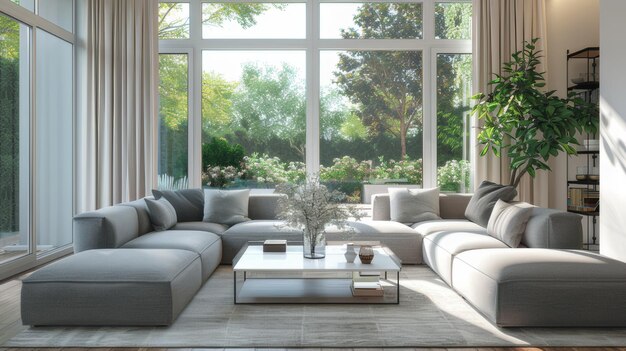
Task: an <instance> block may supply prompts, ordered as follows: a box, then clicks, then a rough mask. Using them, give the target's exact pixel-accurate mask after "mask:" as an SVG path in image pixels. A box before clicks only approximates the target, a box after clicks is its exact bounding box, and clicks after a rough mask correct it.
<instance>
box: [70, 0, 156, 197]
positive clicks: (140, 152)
mask: <svg viewBox="0 0 626 351" xmlns="http://www.w3.org/2000/svg"><path fill="white" fill-rule="evenodd" d="M87 3H88V4H87V8H86V14H87V20H86V39H85V41H86V43H85V44H86V45H85V55H86V64H85V66H86V80H85V85H86V100H87V102H86V108H85V114H86V116H84V118H85V119H86V120H85V121H84V122H83V124H84V127H83V130H82V131H83V132H85V133H86V135H87V137H85V138H84V140H85V142H84V148H85V150H84V151H82V152H83V153H84V155H85V156H84V157H83V162H84V164H83V165H82V167H84V169H85V170H84V176H85V177H86V178H87V179H86V180H83V182H84V184H83V185H84V186H85V188H86V189H84V190H83V191H85V193H86V194H88V196H86V197H85V200H84V201H85V202H86V203H84V204H83V205H82V207H83V208H84V209H93V208H100V207H103V206H109V205H112V204H116V203H119V202H123V201H129V200H134V199H137V198H140V197H143V196H145V195H146V194H147V193H148V192H149V191H150V189H149V187H150V186H151V185H152V184H153V181H154V180H155V174H154V170H155V168H156V167H155V166H156V152H157V147H156V127H157V122H156V121H157V115H156V114H157V86H158V85H157V84H158V75H157V70H158V38H157V11H158V2H157V1H156V0H90V1H88V2H87Z"/></svg>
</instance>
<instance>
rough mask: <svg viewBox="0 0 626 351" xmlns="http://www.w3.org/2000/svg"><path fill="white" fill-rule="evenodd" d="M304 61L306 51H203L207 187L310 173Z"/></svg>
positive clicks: (263, 183)
mask: <svg viewBox="0 0 626 351" xmlns="http://www.w3.org/2000/svg"><path fill="white" fill-rule="evenodd" d="M305 62H306V60H305V53H304V51H210V50H206V51H204V52H203V54H202V169H203V171H204V172H203V185H209V186H214V187H219V186H245V187H272V186H274V185H275V184H276V183H278V182H284V181H287V180H295V179H299V178H301V177H302V176H304V163H303V162H304V160H305V140H306V98H305V64H306V63H305ZM244 157H245V158H244Z"/></svg>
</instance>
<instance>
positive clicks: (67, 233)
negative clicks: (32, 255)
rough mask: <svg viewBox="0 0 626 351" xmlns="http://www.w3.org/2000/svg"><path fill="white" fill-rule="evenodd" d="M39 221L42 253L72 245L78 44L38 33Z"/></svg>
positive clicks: (37, 171) (37, 202) (37, 195)
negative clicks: (75, 67) (74, 48)
mask: <svg viewBox="0 0 626 351" xmlns="http://www.w3.org/2000/svg"><path fill="white" fill-rule="evenodd" d="M37 36H38V38H37V39H38V40H37V43H38V47H37V54H36V61H35V64H36V69H37V71H36V72H37V84H36V92H37V95H36V96H37V100H36V106H37V115H36V118H35V123H36V134H35V135H36V143H35V144H36V150H37V152H36V155H37V157H36V160H35V173H34V177H35V186H36V187H35V189H36V191H35V201H34V202H35V223H36V235H37V236H36V237H37V249H38V251H44V250H49V249H55V248H57V247H60V246H64V245H68V244H71V243H72V217H73V215H74V209H73V193H74V192H73V183H74V182H73V175H74V171H73V162H72V160H73V148H72V140H73V128H72V126H73V118H74V117H73V103H74V99H73V81H74V79H73V59H72V57H73V54H72V51H73V50H72V44H70V43H68V42H66V41H64V40H61V39H59V38H58V37H56V36H54V35H51V34H49V33H48V32H45V31H43V30H39V31H38V32H37Z"/></svg>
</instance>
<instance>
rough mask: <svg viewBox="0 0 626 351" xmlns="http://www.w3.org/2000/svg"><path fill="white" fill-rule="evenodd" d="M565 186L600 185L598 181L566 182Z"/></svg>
mask: <svg viewBox="0 0 626 351" xmlns="http://www.w3.org/2000/svg"><path fill="white" fill-rule="evenodd" d="M567 184H574V185H575V184H578V185H600V181H599V180H568V181H567Z"/></svg>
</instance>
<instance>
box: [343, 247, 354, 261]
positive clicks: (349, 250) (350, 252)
mask: <svg viewBox="0 0 626 351" xmlns="http://www.w3.org/2000/svg"><path fill="white" fill-rule="evenodd" d="M343 255H344V256H345V257H346V262H348V263H354V259H355V258H356V256H357V255H356V251H354V244H353V243H348V244H346V253H344V254H343Z"/></svg>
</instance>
